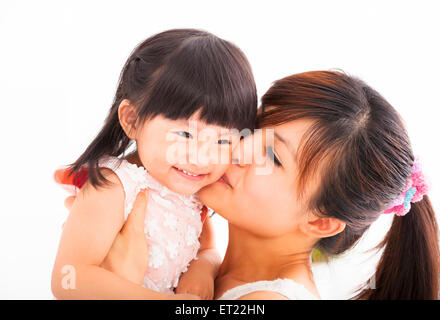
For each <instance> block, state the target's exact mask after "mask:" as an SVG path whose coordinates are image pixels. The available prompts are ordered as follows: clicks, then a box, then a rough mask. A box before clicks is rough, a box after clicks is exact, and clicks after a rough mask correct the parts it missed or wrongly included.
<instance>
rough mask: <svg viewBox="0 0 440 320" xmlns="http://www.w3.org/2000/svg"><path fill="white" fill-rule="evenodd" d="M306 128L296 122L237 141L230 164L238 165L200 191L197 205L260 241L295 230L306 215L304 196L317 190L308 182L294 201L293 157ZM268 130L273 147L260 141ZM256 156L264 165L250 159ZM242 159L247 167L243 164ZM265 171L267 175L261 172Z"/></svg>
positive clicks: (295, 171)
mask: <svg viewBox="0 0 440 320" xmlns="http://www.w3.org/2000/svg"><path fill="white" fill-rule="evenodd" d="M311 124H312V122H311V121H310V120H296V121H292V122H289V123H286V124H283V125H279V126H276V127H271V128H264V129H263V130H262V131H260V132H256V133H255V134H254V135H252V136H250V137H247V138H245V139H243V140H242V141H241V143H240V145H239V147H237V148H235V149H234V158H237V157H239V160H240V164H234V165H231V166H230V168H229V169H228V170H227V171H226V173H225V175H224V176H223V177H222V178H221V179H220V180H218V181H217V182H215V183H213V184H211V185H209V186H206V187H204V188H203V189H201V190H200V192H199V195H200V198H201V200H202V201H203V202H204V203H205V204H206V205H207V206H208V207H210V208H212V209H213V210H214V211H215V212H217V213H219V214H220V215H221V216H223V217H224V218H225V219H227V220H228V221H229V223H231V224H232V225H234V226H237V227H240V228H243V229H246V230H248V231H250V232H253V233H255V234H258V235H260V236H267V237H273V236H277V235H282V234H284V233H286V232H290V231H293V230H295V228H296V227H298V223H299V221H300V219H301V217H303V216H304V215H303V213H305V212H306V209H305V201H307V199H308V194H310V192H313V191H314V190H315V187H316V186H317V184H316V182H312V181H310V182H309V183H308V184H307V190H306V192H305V193H304V194H303V195H304V196H303V197H302V198H301V199H303V200H301V201H299V200H298V199H297V195H298V194H299V191H300V190H298V188H297V176H298V166H297V161H296V153H297V149H298V145H299V143H300V141H301V138H302V136H303V134H304V133H305V132H306V130H307V129H308V128H309V126H310V125H311ZM271 130H273V137H274V138H273V142H270V140H271V139H267V138H263V139H262V137H263V136H265V137H268V136H269V137H270V134H271ZM266 140H268V141H269V142H268V141H266ZM252 145H253V146H254V147H253V148H252V147H251V146H252ZM261 151H263V153H261V154H262V155H264V161H261V159H257V158H256V155H257V154H258V153H260V152H261ZM272 152H273V157H271V153H272ZM271 158H273V162H272V159H271ZM246 159H253V161H252V162H251V163H249V161H247V163H244V162H246V161H244V160H246ZM270 167H272V170H267V168H270ZM262 172H265V173H267V172H270V173H269V174H262ZM312 180H314V179H312ZM303 191H304V190H303Z"/></svg>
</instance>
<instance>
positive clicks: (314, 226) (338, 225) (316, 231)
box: [302, 215, 346, 238]
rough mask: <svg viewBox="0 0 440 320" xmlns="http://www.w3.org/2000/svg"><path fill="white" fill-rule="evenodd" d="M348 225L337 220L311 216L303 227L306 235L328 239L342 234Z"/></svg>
mask: <svg viewBox="0 0 440 320" xmlns="http://www.w3.org/2000/svg"><path fill="white" fill-rule="evenodd" d="M345 226H346V223H345V222H343V221H342V220H339V219H337V218H329V217H317V216H312V215H311V216H310V217H309V218H308V219H307V220H306V221H304V223H303V225H302V230H303V232H304V233H306V234H308V235H311V236H313V237H317V238H327V237H331V236H334V235H335V234H338V233H340V232H342V231H343V230H344V229H345Z"/></svg>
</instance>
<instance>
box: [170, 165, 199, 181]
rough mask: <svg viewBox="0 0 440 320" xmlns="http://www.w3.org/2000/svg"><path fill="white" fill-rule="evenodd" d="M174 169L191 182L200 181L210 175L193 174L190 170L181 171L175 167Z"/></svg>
mask: <svg viewBox="0 0 440 320" xmlns="http://www.w3.org/2000/svg"><path fill="white" fill-rule="evenodd" d="M173 169H174V170H175V171H176V172H177V173H178V174H180V175H181V176H182V177H185V178H187V179H188V180H191V181H200V180H202V179H203V178H205V177H206V176H207V175H208V174H205V173H202V174H197V173H193V172H191V171H188V170H184V169H179V168H177V167H173Z"/></svg>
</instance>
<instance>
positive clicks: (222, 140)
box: [217, 139, 231, 144]
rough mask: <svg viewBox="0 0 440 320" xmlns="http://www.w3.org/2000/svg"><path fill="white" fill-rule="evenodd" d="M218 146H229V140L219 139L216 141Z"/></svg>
mask: <svg viewBox="0 0 440 320" xmlns="http://www.w3.org/2000/svg"><path fill="white" fill-rule="evenodd" d="M217 143H218V144H231V141H229V139H221V140H218V141H217Z"/></svg>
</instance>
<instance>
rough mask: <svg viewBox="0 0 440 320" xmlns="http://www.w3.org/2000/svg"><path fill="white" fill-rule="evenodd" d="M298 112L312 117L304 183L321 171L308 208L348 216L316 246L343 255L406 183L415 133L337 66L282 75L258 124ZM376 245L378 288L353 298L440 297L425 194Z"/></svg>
mask: <svg viewBox="0 0 440 320" xmlns="http://www.w3.org/2000/svg"><path fill="white" fill-rule="evenodd" d="M297 119H310V120H312V124H311V127H310V129H309V131H307V132H306V133H305V135H304V137H303V140H302V141H301V144H300V146H299V150H298V151H299V154H298V168H299V176H298V177H299V179H298V183H299V185H300V188H301V187H305V186H306V182H307V179H308V178H310V177H311V176H312V175H313V174H314V173H315V172H320V176H322V180H321V184H320V187H319V188H318V190H317V191H316V192H314V193H313V195H312V196H311V198H310V199H309V201H308V206H309V209H310V210H311V211H313V212H316V213H317V214H318V215H322V216H327V217H335V218H338V219H340V220H342V221H344V222H345V223H346V227H345V229H344V231H343V232H341V233H339V234H337V235H334V236H332V237H328V238H322V239H321V240H320V241H318V243H317V248H318V249H320V250H321V251H322V252H324V253H326V254H340V253H342V252H344V251H346V250H347V249H349V248H351V247H352V246H353V245H354V244H355V243H356V242H357V241H358V240H359V239H360V237H361V236H362V235H363V234H364V232H365V231H366V230H367V229H368V228H369V226H370V225H371V224H372V223H373V222H374V221H376V219H377V218H378V217H379V216H380V214H381V213H382V212H383V211H384V210H385V209H386V208H387V206H388V205H389V204H390V203H391V202H392V201H393V200H394V199H395V198H396V197H397V196H398V195H399V194H400V193H401V192H402V191H403V189H404V188H405V185H406V182H407V179H408V178H409V177H410V176H411V167H412V165H413V162H414V155H413V151H412V148H411V144H410V140H409V138H408V134H407V132H406V129H405V126H404V123H403V122H402V120H401V118H400V116H399V114H398V113H397V111H396V110H395V109H394V108H393V107H392V106H391V105H390V104H389V103H388V102H387V101H386V100H385V99H384V98H383V97H382V96H381V95H380V94H379V93H378V92H377V91H375V90H374V89H372V88H371V87H369V86H368V85H367V84H365V83H364V82H363V81H361V80H359V79H357V78H354V77H351V76H348V75H346V74H344V73H342V72H337V71H313V72H306V73H301V74H296V75H292V76H289V77H286V78H283V79H281V80H278V81H276V82H275V83H274V84H273V85H272V87H271V88H270V89H269V90H268V91H267V93H266V94H265V95H264V96H263V98H262V108H261V113H259V116H258V126H259V127H266V126H275V125H280V124H283V123H286V122H290V121H294V120H297ZM316 170H318V171H316ZM300 190H301V189H300ZM378 248H384V251H383V254H382V256H381V260H380V262H379V264H378V267H377V271H376V275H375V282H376V289H365V288H363V290H362V291H361V292H358V295H357V296H356V298H361V299H437V298H438V294H439V292H438V290H439V272H440V269H439V257H440V254H439V242H438V225H437V221H436V217H435V213H434V210H433V208H432V206H431V203H430V200H429V198H428V196H427V195H425V196H424V197H423V199H422V200H421V201H419V202H416V203H412V204H411V210H410V212H408V213H407V215H406V216H404V217H401V216H395V217H394V218H393V223H392V226H391V229H390V230H389V231H388V233H387V235H386V237H385V239H384V240H383V242H382V243H381V244H380V245H379V247H378Z"/></svg>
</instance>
